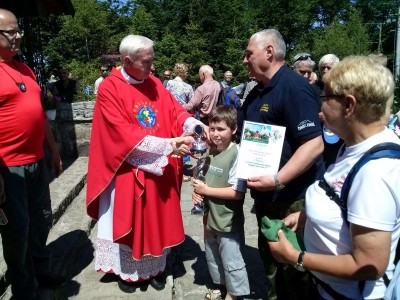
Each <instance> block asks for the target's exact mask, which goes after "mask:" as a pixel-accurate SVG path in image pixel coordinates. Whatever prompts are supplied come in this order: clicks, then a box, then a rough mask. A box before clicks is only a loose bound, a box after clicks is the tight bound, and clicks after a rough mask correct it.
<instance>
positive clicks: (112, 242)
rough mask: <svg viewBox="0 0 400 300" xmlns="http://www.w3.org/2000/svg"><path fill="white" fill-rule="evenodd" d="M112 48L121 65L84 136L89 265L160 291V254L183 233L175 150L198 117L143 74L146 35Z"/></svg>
mask: <svg viewBox="0 0 400 300" xmlns="http://www.w3.org/2000/svg"><path fill="white" fill-rule="evenodd" d="M119 50H120V53H121V60H122V63H123V66H122V68H116V69H113V70H112V72H111V74H110V76H109V77H108V78H107V80H105V81H104V82H103V83H102V84H101V85H100V86H99V90H98V94H97V98H96V104H95V109H94V117H93V126H92V135H91V140H90V154H89V170H88V185H87V198H86V205H87V212H88V214H89V215H90V216H91V217H92V218H94V219H98V220H99V222H98V235H97V242H96V256H95V269H96V270H97V271H102V272H107V273H113V274H115V275H118V276H119V277H118V286H119V288H120V289H121V290H122V291H123V292H126V293H133V292H134V291H135V289H136V287H137V285H136V282H139V281H146V280H148V281H149V283H150V285H151V286H152V287H153V288H155V289H156V290H161V289H163V288H164V287H165V278H164V277H163V275H162V273H163V271H164V269H165V266H166V257H167V254H168V253H169V252H170V249H171V247H173V246H175V245H178V244H180V243H182V242H183V241H184V239H185V235H184V231H183V223H182V215H181V210H180V201H179V200H180V189H181V183H182V159H181V157H182V156H185V155H187V154H188V153H189V145H190V144H191V143H192V142H193V141H194V139H193V137H192V136H190V134H191V133H193V129H194V127H195V126H196V125H199V124H201V123H200V122H199V121H197V120H196V119H194V118H192V117H191V115H190V114H189V113H187V112H186V111H185V110H184V109H183V108H182V106H181V105H180V104H179V103H178V102H177V101H176V100H175V98H174V97H173V96H172V94H171V93H170V92H168V91H167V90H166V89H165V88H164V87H163V85H162V83H161V82H160V80H158V79H157V78H156V77H154V76H153V75H150V73H151V67H152V64H153V59H154V50H153V41H151V40H150V39H148V38H146V37H144V36H139V35H128V36H126V37H125V38H124V39H123V40H122V42H121V45H120V49H119ZM206 129H207V128H206Z"/></svg>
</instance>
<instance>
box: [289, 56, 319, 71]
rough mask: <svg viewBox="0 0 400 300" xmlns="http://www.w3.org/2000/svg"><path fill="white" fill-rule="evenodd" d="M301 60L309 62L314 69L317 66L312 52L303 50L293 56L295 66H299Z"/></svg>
mask: <svg viewBox="0 0 400 300" xmlns="http://www.w3.org/2000/svg"><path fill="white" fill-rule="evenodd" d="M301 62H305V63H307V64H308V65H309V66H310V67H311V69H312V70H313V69H314V67H315V61H314V57H313V56H312V55H311V54H308V53H305V52H302V53H299V54H297V55H296V56H295V57H294V58H293V67H294V68H298V67H299V65H300V63H301Z"/></svg>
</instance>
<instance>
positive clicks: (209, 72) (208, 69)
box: [199, 65, 214, 75]
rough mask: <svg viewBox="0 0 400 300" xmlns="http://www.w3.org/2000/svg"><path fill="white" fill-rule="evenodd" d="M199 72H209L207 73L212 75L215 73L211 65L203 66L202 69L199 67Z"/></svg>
mask: <svg viewBox="0 0 400 300" xmlns="http://www.w3.org/2000/svg"><path fill="white" fill-rule="evenodd" d="M199 72H200V73H207V74H211V75H213V74H214V70H213V68H211V67H210V66H209V65H203V66H201V67H200V69H199Z"/></svg>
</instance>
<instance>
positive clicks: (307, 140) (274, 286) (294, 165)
mask: <svg viewBox="0 0 400 300" xmlns="http://www.w3.org/2000/svg"><path fill="white" fill-rule="evenodd" d="M285 54H286V44H285V41H284V40H283V38H282V35H281V34H280V33H279V32H278V31H277V30H275V29H266V30H263V31H260V32H257V33H255V34H253V35H252V37H251V38H250V41H249V44H248V46H247V49H246V56H245V58H244V60H243V62H244V63H245V64H247V65H248V67H249V71H250V76H253V77H256V78H257V79H258V80H260V81H261V84H259V85H258V86H256V87H255V88H254V89H253V90H252V91H251V92H250V94H249V95H248V97H247V99H246V101H245V102H244V104H243V106H242V108H241V109H240V111H239V115H238V125H239V129H238V131H239V134H240V131H241V130H242V127H243V121H245V120H247V121H253V122H259V123H265V124H272V125H279V126H285V127H286V134H285V139H284V144H283V150H282V157H281V161H280V166H279V172H278V173H277V174H275V175H274V176H260V177H251V178H248V181H247V185H248V187H249V188H250V191H251V196H252V198H253V199H254V207H255V211H256V216H257V221H258V226H259V228H260V226H261V219H262V217H263V216H267V217H268V218H270V219H283V218H284V217H285V216H287V215H288V214H289V213H292V212H296V211H300V210H303V209H304V198H305V191H306V189H307V187H308V186H309V185H311V184H312V183H314V182H315V181H316V180H319V179H322V176H323V174H324V172H325V167H324V164H323V160H322V156H321V153H322V151H323V149H324V143H323V140H322V137H321V132H322V130H321V126H320V121H319V117H318V101H317V97H318V96H317V94H316V93H315V91H314V89H313V88H312V87H311V85H310V84H309V83H308V80H306V79H305V78H304V77H302V76H299V74H296V73H295V72H293V71H292V70H290V69H289V68H288V67H287V66H286V65H285ZM258 247H259V252H260V255H261V257H262V259H263V261H264V267H265V270H266V272H267V276H268V279H269V280H270V283H271V285H270V287H269V292H268V296H269V299H307V298H309V297H310V296H309V295H308V294H307V293H306V286H307V284H304V282H302V281H301V278H303V277H304V276H303V274H304V273H301V274H300V272H297V271H296V270H295V269H294V268H293V267H292V266H287V267H285V268H284V266H283V265H282V264H280V263H278V262H276V261H275V260H274V258H273V257H272V255H271V253H270V250H269V247H268V244H267V242H266V239H265V237H264V236H263V235H262V234H261V232H260V230H259V234H258ZM303 279H304V278H303Z"/></svg>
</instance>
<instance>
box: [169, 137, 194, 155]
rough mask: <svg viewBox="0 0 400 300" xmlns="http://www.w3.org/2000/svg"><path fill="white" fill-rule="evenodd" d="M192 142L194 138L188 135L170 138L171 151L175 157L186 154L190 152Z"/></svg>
mask: <svg viewBox="0 0 400 300" xmlns="http://www.w3.org/2000/svg"><path fill="white" fill-rule="evenodd" d="M193 142H194V138H193V137H192V136H190V135H188V136H181V137H177V138H174V139H172V142H171V145H172V153H173V156H175V157H182V156H185V155H188V154H189V152H190V146H191V145H192V143H193Z"/></svg>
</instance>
